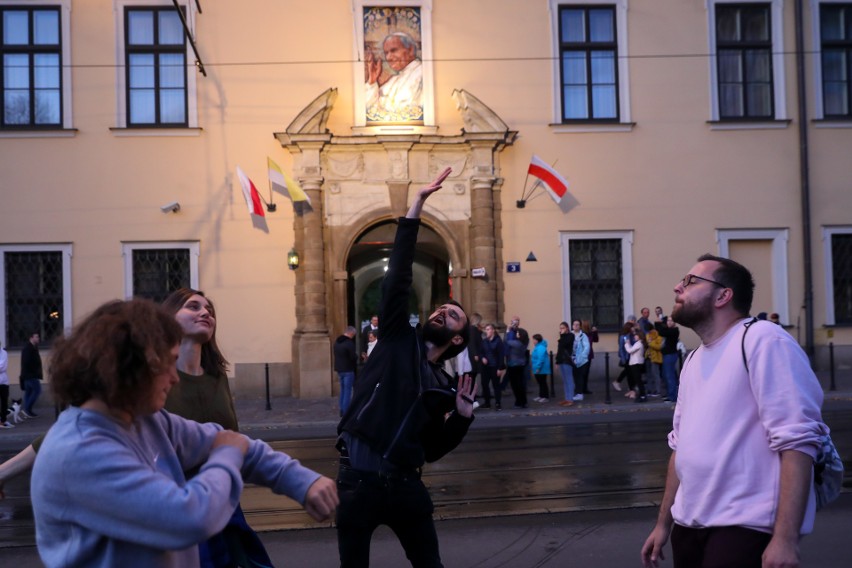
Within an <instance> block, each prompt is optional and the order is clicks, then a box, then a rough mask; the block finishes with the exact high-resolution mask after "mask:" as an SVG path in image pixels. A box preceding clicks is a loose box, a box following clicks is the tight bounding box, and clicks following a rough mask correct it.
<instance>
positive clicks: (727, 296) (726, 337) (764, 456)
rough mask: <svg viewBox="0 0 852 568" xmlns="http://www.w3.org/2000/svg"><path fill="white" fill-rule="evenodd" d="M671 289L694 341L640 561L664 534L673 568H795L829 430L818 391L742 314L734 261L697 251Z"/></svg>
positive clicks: (776, 334) (745, 286)
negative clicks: (659, 496) (654, 513)
mask: <svg viewBox="0 0 852 568" xmlns="http://www.w3.org/2000/svg"><path fill="white" fill-rule="evenodd" d="M674 292H675V305H674V307H673V308H672V313H671V317H672V318H673V319H674V321H675V322H677V323H679V324H681V325H683V326H686V327H689V328H691V329H692V330H693V331H695V333H697V334H698V336H699V337H700V338H701V345H700V346H699V347H698V349H696V350H695V351H694V352H693V353H692V355H690V357H689V358H688V359H687V360H686V361H685V362H684V367H683V370H682V372H681V377H680V392H679V395H678V400H677V406H676V407H675V413H674V419H673V422H672V424H673V428H672V431H671V433H670V434H669V436H668V442H669V447H671V449H672V455H671V458H670V459H669V466H668V475H667V478H666V486H665V493H664V495H663V500H662V503H661V505H660V512H659V515H658V518H657V524H656V526H655V527H654V529H653V531H652V532H651V534H650V536H649V537H648V539H647V540H646V541H645V544H644V545H643V547H642V551H641V555H642V562H643V564H644V565H645V566H646V567H650V566H658V562H659V560H661V559H663V558H664V556H663V546H664V545H665V544H666V542H667V541H668V539H669V536H671V540H672V556H673V560H674V566H675V568H679V567H687V566H688V567H690V568H699V567H706V566H714V567H724V566H729V567H732V566H737V567H751V566H754V567H756V568H760V567H761V566H762V567H763V568H767V567H779V566H785V567H789V566H799V545H798V542H799V538H800V536H801V535H804V534H807V533H810V532H811V530H812V529H813V522H814V512H815V509H816V506H815V497H814V491H813V483H812V478H811V476H812V473H813V460H814V458H815V456H816V453H817V448H818V444H819V438H820V436H821V435H823V434H825V433H827V431H828V429H827V428H826V426H825V424H824V423H823V421H822V417H821V415H820V407H821V405H822V399H823V395H822V388H821V387H820V384H819V382H818V381H817V378H816V376H815V375H814V373H813V371H812V370H811V368H810V365H809V362H808V358H807V356H806V355H805V353H804V352H803V351H802V349H801V348H800V347H799V345H798V344H797V343H796V342H795V341H794V340H793V338H792V337H791V336H790V335H789V334H788V333H786V332H785V331H784V330H783V329H781V328H780V327H779V326H777V325H771V324H769V323H764V322H756V323H753V320H751V318H749V317H748V313H749V311H750V310H751V303H752V298H753V295H754V280H753V279H752V276H751V273H750V272H749V271H748V269H747V268H745V267H744V266H742V265H741V264H739V263H737V262H734V261H732V260H729V259H726V258H720V257H717V256H713V255H709V254H705V255H703V256H701V257H700V258H699V259H698V263H697V264H696V265H695V266H693V267H692V270H690V271H689V274H687V275H686V276H684V277H683V279H682V280H680V281H679V282H678V283H677V285H676V286H675V288H674ZM745 324H749V326H750V327H751V329H750V331H749V333H748V335H747V336H744V333H745V331H746V329H747V327H746V325H745ZM744 357H745V360H744Z"/></svg>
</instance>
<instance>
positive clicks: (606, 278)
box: [562, 233, 633, 331]
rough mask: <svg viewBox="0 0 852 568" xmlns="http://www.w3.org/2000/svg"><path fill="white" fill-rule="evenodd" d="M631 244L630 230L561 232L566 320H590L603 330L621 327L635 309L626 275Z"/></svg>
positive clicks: (630, 269)
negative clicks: (628, 313) (626, 316)
mask: <svg viewBox="0 0 852 568" xmlns="http://www.w3.org/2000/svg"><path fill="white" fill-rule="evenodd" d="M631 243H632V234H630V233H563V234H562V245H563V272H564V278H565V282H566V285H565V286H564V289H565V303H566V309H565V311H564V315H565V320H566V321H572V320H584V319H585V320H589V321H591V322H592V323H593V325H595V326H597V327H598V329H599V330H601V331H617V330H619V329H621V325H622V324H623V323H624V318H625V315H626V313H627V312H629V311H632V309H633V304H632V301H630V300H629V298H631V297H632V294H633V289H632V284H631V282H630V281H629V279H628V278H627V277H628V276H629V275H630V274H631V273H632V261H631V256H630V245H631ZM565 255H567V256H565ZM626 299H627V300H626Z"/></svg>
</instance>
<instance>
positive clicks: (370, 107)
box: [353, 0, 434, 131]
mask: <svg viewBox="0 0 852 568" xmlns="http://www.w3.org/2000/svg"><path fill="white" fill-rule="evenodd" d="M353 12H354V17H355V34H356V36H357V37H356V41H355V49H356V58H355V66H354V69H353V71H354V77H355V85H354V89H355V90H354V92H355V97H353V99H354V101H355V126H356V127H364V128H365V129H367V130H368V131H372V130H378V131H384V130H390V131H392V130H403V131H411V130H419V129H420V128H419V127H430V126H434V104H433V88H432V43H431V37H430V36H431V15H432V6H431V1H416V2H415V1H408V0H395V1H393V2H391V1H387V2H385V1H382V0H373V1H370V0H353Z"/></svg>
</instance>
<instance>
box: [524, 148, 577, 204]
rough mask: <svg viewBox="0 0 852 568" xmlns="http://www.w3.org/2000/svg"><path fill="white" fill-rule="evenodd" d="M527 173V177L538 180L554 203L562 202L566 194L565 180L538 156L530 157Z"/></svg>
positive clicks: (566, 184)
mask: <svg viewBox="0 0 852 568" xmlns="http://www.w3.org/2000/svg"><path fill="white" fill-rule="evenodd" d="M527 171H528V173H529V175H531V176H533V177H535V178H537V179H539V180H540V181H541V182H542V183H543V184H544V187H545V189H547V193H549V194H550V197H552V198H553V201H555V202H556V203H559V202H560V201H562V198H563V197H565V194H566V193H568V182H567V181H565V178H564V177H562V176H561V175H559V172H557V171H556V170H554V169H553V168H552V167H550V165H548V163H547V162H545V161H544V160H542V159H541V158H539V157H538V156H533V157H532V161H531V162H530V169H529V170H527Z"/></svg>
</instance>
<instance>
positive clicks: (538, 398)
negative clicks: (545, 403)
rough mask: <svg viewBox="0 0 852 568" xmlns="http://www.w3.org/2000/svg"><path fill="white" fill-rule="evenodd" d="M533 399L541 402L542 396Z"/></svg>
mask: <svg viewBox="0 0 852 568" xmlns="http://www.w3.org/2000/svg"><path fill="white" fill-rule="evenodd" d="M533 401H535V402H541V397H539V396H537V397H535V398H534V399H533Z"/></svg>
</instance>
